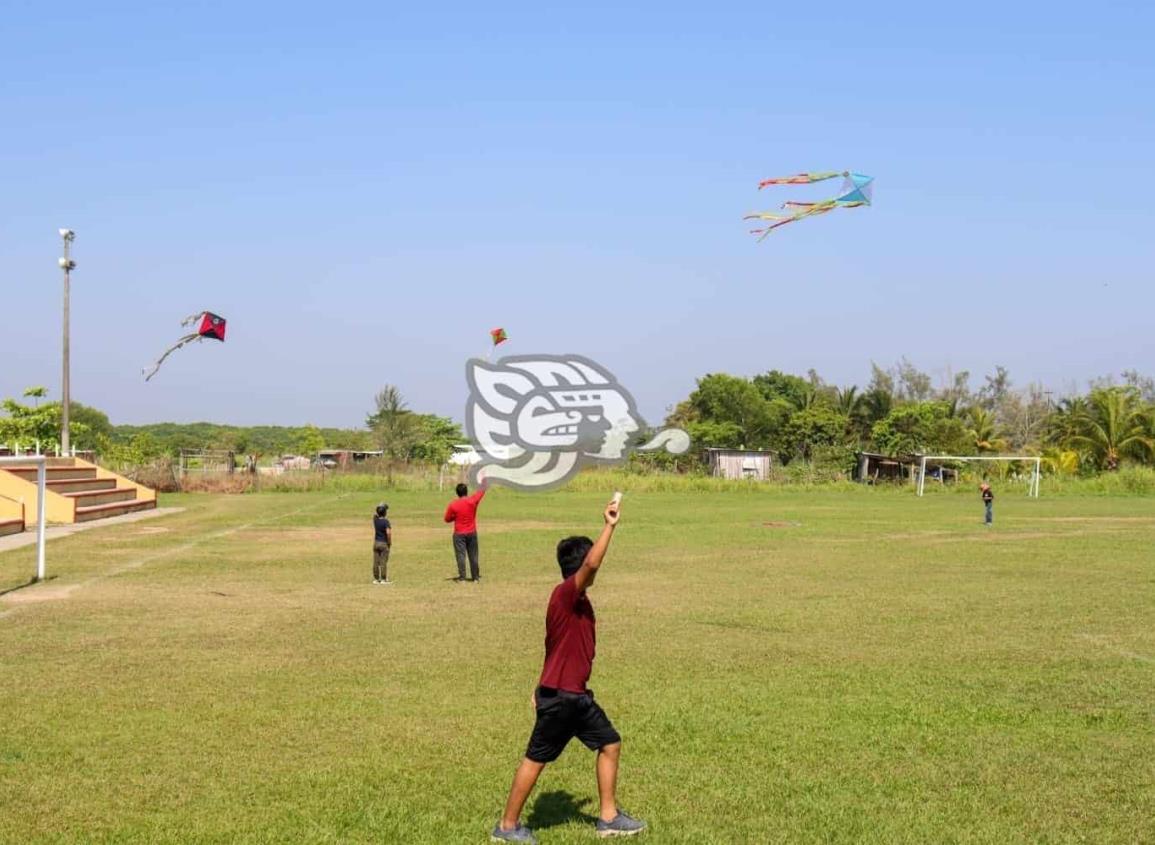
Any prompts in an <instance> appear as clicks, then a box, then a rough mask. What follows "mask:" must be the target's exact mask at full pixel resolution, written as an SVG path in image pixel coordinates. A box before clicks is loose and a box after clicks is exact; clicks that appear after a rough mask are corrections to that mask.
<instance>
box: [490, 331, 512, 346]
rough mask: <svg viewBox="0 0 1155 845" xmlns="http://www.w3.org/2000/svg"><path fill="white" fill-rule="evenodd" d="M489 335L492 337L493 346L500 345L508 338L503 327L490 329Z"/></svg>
mask: <svg viewBox="0 0 1155 845" xmlns="http://www.w3.org/2000/svg"><path fill="white" fill-rule="evenodd" d="M489 336H490V337H491V338H493V345H494V346H500V345H501V344H503V343H505V342H506V341H507V340H509V335H507V334H506V333H505V329H490V330H489Z"/></svg>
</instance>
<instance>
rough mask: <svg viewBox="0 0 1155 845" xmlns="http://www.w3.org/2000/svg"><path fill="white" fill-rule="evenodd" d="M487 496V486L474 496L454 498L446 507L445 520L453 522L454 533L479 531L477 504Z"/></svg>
mask: <svg viewBox="0 0 1155 845" xmlns="http://www.w3.org/2000/svg"><path fill="white" fill-rule="evenodd" d="M483 498H485V488H484V487H483V488H481V489H480V490H478V491H477V492H476V493H474V494H473V495H472V496H462V497H461V498H458V499H454V500H453V501H452V502H450V503H449V507H447V508H446V509H445V521H446V522H452V523H453V533H454V534H476V533H477V506H478V505H480V504H481V500H482V499H483Z"/></svg>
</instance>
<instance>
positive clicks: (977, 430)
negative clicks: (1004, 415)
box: [967, 405, 1007, 455]
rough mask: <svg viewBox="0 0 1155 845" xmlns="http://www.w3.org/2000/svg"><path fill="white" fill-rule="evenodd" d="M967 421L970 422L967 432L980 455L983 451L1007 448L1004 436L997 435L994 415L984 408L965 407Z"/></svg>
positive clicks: (998, 450)
mask: <svg viewBox="0 0 1155 845" xmlns="http://www.w3.org/2000/svg"><path fill="white" fill-rule="evenodd" d="M967 422H968V423H969V424H970V427H969V428H968V429H967V433H968V435H969V436H970V437H972V438H974V442H975V448H976V449H977V450H978V453H979V454H980V455H981V454H983V453H984V452H1001V451H1003V450H1004V449H1006V448H1007V441H1006V438H1004V437H1000V436H999V431H998V422H997V420H995V415H994V414H993V413H991V412H990V411H988V410H987V409H986V408H984V407H982V406H981V405H972V406H971V407H970V408H968V409H967Z"/></svg>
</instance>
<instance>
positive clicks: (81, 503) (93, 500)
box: [62, 487, 136, 508]
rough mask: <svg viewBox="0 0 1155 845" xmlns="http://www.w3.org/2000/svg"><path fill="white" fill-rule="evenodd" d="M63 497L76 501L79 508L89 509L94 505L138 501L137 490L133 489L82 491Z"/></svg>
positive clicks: (118, 488)
mask: <svg viewBox="0 0 1155 845" xmlns="http://www.w3.org/2000/svg"><path fill="white" fill-rule="evenodd" d="M62 495H64V496H67V497H68V498H70V499H75V500H76V507H77V508H89V507H92V506H93V505H107V504H110V503H112V502H130V501H133V500H135V499H136V490H135V489H133V488H132V487H113V488H112V489H111V490H82V491H79V492H76V493H64V494H62Z"/></svg>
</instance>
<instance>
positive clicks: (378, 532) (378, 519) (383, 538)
mask: <svg viewBox="0 0 1155 845" xmlns="http://www.w3.org/2000/svg"><path fill="white" fill-rule="evenodd" d="M390 527H391V526H390V525H389V520H387V519H386V518H385V517H383V516H375V517H373V530H374V532H375V536H374V537H373V542H374V543H388V542H389V535H388V534H386V533H385V532H387V531H388V530H389V529H390Z"/></svg>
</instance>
